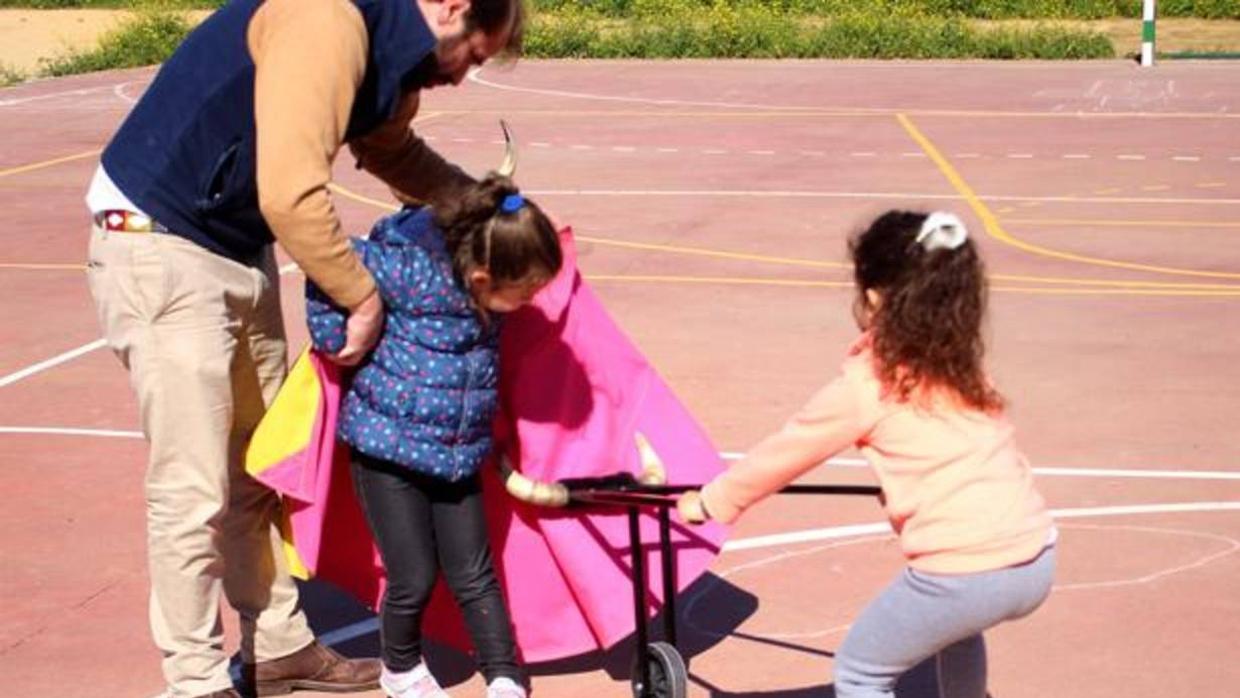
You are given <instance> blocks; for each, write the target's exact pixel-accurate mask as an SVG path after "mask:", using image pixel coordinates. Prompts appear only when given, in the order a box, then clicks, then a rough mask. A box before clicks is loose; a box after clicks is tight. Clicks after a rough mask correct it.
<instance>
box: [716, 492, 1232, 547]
mask: <svg viewBox="0 0 1240 698" xmlns="http://www.w3.org/2000/svg"><path fill="white" fill-rule="evenodd" d="M1206 511H1209V512H1213V511H1240V501H1236V502H1188V503H1184V504H1132V505H1125V506H1112V507H1087V508H1078V509H1052V510H1051V516H1053V517H1055V518H1056V519H1080V518H1097V517H1101V516H1127V515H1132V514H1185V513H1192V512H1206ZM890 531H891V524H889V523H887V522H886V521H884V522H882V523H869V524H851V525H848V526H830V527H827V528H811V529H807V530H804V531H792V532H789V533H774V534H770V535H765V536H752V537H750V538H738V539H735V540H730V541H728V542H726V543H724V544H723V552H736V551H738V550H754V549H758V548H771V547H775V546H778V545H793V544H800V543H813V542H815V541H823V540H834V539H836V538H851V537H853V536H865V535H873V534H876V533H889V532H890Z"/></svg>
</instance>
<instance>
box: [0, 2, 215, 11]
mask: <svg viewBox="0 0 1240 698" xmlns="http://www.w3.org/2000/svg"><path fill="white" fill-rule="evenodd" d="M225 2H227V0H0V8H14V9H18V8H20V9H23V10H27V9H28V10H74V9H100V10H138V9H146V8H156V9H164V10H214V9H217V8H219V7H221V6H223V5H224V3H225Z"/></svg>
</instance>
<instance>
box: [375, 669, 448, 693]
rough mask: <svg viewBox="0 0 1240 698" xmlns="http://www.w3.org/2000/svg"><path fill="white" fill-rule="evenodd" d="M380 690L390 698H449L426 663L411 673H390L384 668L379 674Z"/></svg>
mask: <svg viewBox="0 0 1240 698" xmlns="http://www.w3.org/2000/svg"><path fill="white" fill-rule="evenodd" d="M379 688H382V689H383V692H384V693H386V694H387V695H388V696H389V698H449V696H448V694H447V693H445V692H444V690H443V689H442V688H440V687H439V682H438V681H436V680H435V677H434V676H431V672H430V670H429V669H427V668H426V664H425V663H421V664H418V665H417V666H415V667H414V668H412V669H410V670H409V671H389V670H388V668H387V667H383V671H382V672H381V673H380V674H379Z"/></svg>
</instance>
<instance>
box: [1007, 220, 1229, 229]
mask: <svg viewBox="0 0 1240 698" xmlns="http://www.w3.org/2000/svg"><path fill="white" fill-rule="evenodd" d="M1007 222H1008V223H1020V224H1022V225H1078V226H1082V227H1099V228H1240V221H1229V222H1223V221H1165V220H1144V221H1128V220H1112V219H1099V218H1008V219H1007Z"/></svg>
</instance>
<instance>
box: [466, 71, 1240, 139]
mask: <svg viewBox="0 0 1240 698" xmlns="http://www.w3.org/2000/svg"><path fill="white" fill-rule="evenodd" d="M1017 65H1019V64H1017ZM850 67H854V68H867V67H869V68H917V67H922V68H933V67H956V66H949V65H946V64H939V65H933V64H932V65H924V64H918V63H906V62H899V63H895V64H892V65H884V64H850ZM1008 67H1011V66H1008ZM1030 67H1037V66H1030ZM482 70H483V69H482V68H473V69H471V70H470V71H469V73H468V75H467V78H468V80H469V81H470V82H473V83H476V84H479V85H484V86H486V87H490V88H493V89H496V90H503V91H505V92H523V93H526V94H535V95H545V96H549V97H569V98H573V99H588V100H595V101H601V102H623V103H626V104H657V105H667V106H676V105H679V106H689V107H724V108H734V109H758V110H763V111H784V112H793V113H797V112H804V113H806V115H807V116H816V115H819V114H823V113H827V114H831V115H836V116H874V115H880V116H881V115H888V114H896V113H910V114H951V115H957V114H971V113H979V114H988V115H1000V116H1007V115H1010V116H1030V115H1032V116H1040V115H1051V114H1055V113H1056V112H1050V111H1028V112H1019V111H981V112H968V111H964V112H961V111H955V110H946V109H938V110H935V109H919V108H913V107H900V108H890V107H888V108H883V107H837V108H834V109H832V108H830V107H824V106H821V105H805V106H789V105H778V104H756V103H752V102H709V101H699V100H688V99H656V98H652V97H625V96H620V95H604V94H594V93H590V92H573V91H569V90H548V89H542V88H537V87H520V86H517V85H505V84H502V83H498V82H491V81H490V80H487V79H486V78H483V77H482ZM1173 114H1174V113H1172V114H1162V113H1158V112H1140V111H1138V112H1086V111H1081V110H1076V111H1072V112H1069V113H1065V114H1064V115H1065V116H1072V117H1077V118H1088V117H1093V116H1096V117H1101V118H1108V117H1123V116H1139V117H1150V118H1155V119H1157V118H1159V117H1167V116H1172V115H1173ZM1194 115H1195V114H1194ZM1201 115H1202V116H1210V117H1218V118H1224V119H1232V118H1237V117H1238V116H1240V115H1235V114H1217V113H1214V112H1210V113H1208V114H1201ZM1238 159H1240V158H1238Z"/></svg>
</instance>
